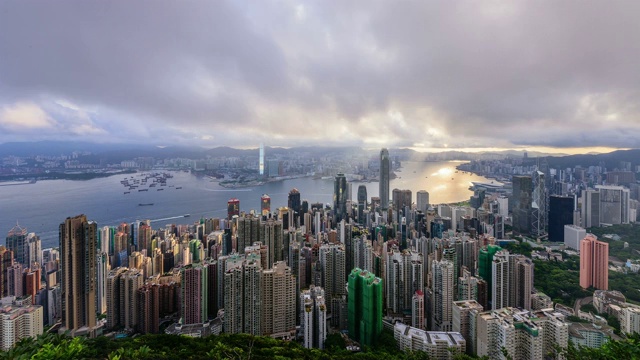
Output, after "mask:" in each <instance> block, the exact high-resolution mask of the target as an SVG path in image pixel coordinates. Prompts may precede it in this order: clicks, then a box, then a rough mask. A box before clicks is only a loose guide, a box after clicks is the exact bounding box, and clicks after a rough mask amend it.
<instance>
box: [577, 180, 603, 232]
mask: <svg viewBox="0 0 640 360" xmlns="http://www.w3.org/2000/svg"><path fill="white" fill-rule="evenodd" d="M580 212H581V215H582V227H583V228H585V229H586V228H590V227H595V226H600V192H599V191H597V190H593V189H587V190H582V207H581V208H580Z"/></svg>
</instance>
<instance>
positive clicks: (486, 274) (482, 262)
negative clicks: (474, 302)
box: [478, 245, 502, 299]
mask: <svg viewBox="0 0 640 360" xmlns="http://www.w3.org/2000/svg"><path fill="white" fill-rule="evenodd" d="M500 250H502V248H501V247H500V246H498V245H488V246H487V247H484V248H482V249H480V253H479V254H478V275H480V277H481V278H482V279H483V280H484V281H486V282H487V291H488V294H487V296H488V297H487V298H488V299H491V285H492V284H493V279H492V278H491V263H492V262H493V256H494V255H495V254H496V253H497V252H498V251H500Z"/></svg>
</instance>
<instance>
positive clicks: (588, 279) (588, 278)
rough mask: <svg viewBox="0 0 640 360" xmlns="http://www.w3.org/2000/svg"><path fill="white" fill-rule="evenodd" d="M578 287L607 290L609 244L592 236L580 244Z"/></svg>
mask: <svg viewBox="0 0 640 360" xmlns="http://www.w3.org/2000/svg"><path fill="white" fill-rule="evenodd" d="M580 286H581V287H583V288H585V289H586V288H588V287H590V286H593V287H594V288H596V289H600V290H608V289H609V244H607V243H606V242H602V241H598V238H597V237H596V236H595V235H593V234H587V236H586V237H585V238H584V239H582V241H581V242H580Z"/></svg>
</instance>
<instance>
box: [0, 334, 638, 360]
mask: <svg viewBox="0 0 640 360" xmlns="http://www.w3.org/2000/svg"><path fill="white" fill-rule="evenodd" d="M326 345H327V346H326V347H327V349H326V350H324V351H322V350H318V349H305V348H303V347H302V346H300V345H299V344H297V343H295V342H287V341H281V340H275V339H272V338H269V337H261V336H251V335H246V334H235V335H229V334H223V335H218V336H209V337H207V338H192V337H188V336H178V335H166V334H160V335H151V334H147V335H142V336H138V337H135V338H127V339H119V340H112V339H109V338H106V337H98V338H95V339H84V338H73V339H72V338H69V337H66V336H63V335H57V334H48V333H47V334H43V335H41V336H39V337H38V338H36V339H24V340H22V341H20V342H19V343H18V344H17V345H16V346H15V347H14V348H13V349H11V350H10V351H6V352H2V353H0V359H35V360H40V359H47V360H49V359H70V360H71V359H107V360H125V359H294V358H295V359H323V360H324V359H344V358H350V359H401V360H402V359H407V360H418V359H428V356H427V354H426V353H423V352H411V353H405V352H401V351H399V350H398V348H397V347H396V343H395V339H393V334H392V333H391V332H386V333H383V335H382V336H381V338H380V340H379V341H378V343H377V345H376V346H375V347H374V348H371V349H368V348H367V349H364V351H362V352H357V353H352V352H349V351H347V350H345V342H344V340H343V339H342V338H341V336H340V335H338V334H334V335H330V336H329V337H328V338H327V343H326ZM564 355H565V357H566V359H567V360H574V359H575V360H578V359H607V360H608V359H616V360H619V359H638V358H640V335H639V334H633V335H630V336H629V338H628V339H626V340H623V341H611V342H609V343H607V344H606V345H604V346H603V347H602V348H600V349H588V348H583V347H574V346H570V347H569V348H568V349H566V350H564ZM474 358H475V357H470V356H467V355H464V354H462V355H457V356H455V357H454V359H456V360H467V359H474Z"/></svg>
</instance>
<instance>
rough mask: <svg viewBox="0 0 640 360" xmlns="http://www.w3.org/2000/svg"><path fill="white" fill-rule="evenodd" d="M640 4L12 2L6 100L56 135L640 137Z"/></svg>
mask: <svg viewBox="0 0 640 360" xmlns="http://www.w3.org/2000/svg"><path fill="white" fill-rule="evenodd" d="M639 12H640V3H638V2H634V1H618V2H615V3H614V4H611V3H604V2H599V1H584V2H580V3H572V2H555V1H515V2H508V3H505V2H502V1H491V0H490V1H483V2H474V1H462V2H456V3H450V2H430V1H429V2H427V1H416V2H411V1H409V2H401V3H397V2H388V1H376V0H371V1H362V2H359V1H354V2H344V1H322V2H314V1H311V2H299V1H294V0H286V1H280V2H248V1H215V2H200V1H186V2H181V3H180V4H178V3H175V2H172V1H164V0H160V1H136V2H128V1H120V0H116V1H110V2H104V3H95V2H84V1H69V0H61V1H57V2H55V3H50V2H38V1H21V2H7V3H3V4H1V5H0V53H2V56H1V57H0V108H1V109H3V110H2V111H3V113H2V114H4V112H6V111H7V109H13V108H14V107H15V106H17V105H16V104H30V106H31V107H35V108H39V109H40V110H41V113H40V114H39V117H37V116H32V120H31V121H36V120H33V119H40V120H38V121H44V120H43V119H48V120H47V121H48V122H47V121H45V122H40V123H39V124H40V126H45V125H46V124H48V129H49V131H48V132H47V135H46V136H49V137H51V138H60V139H66V138H74V137H87V138H89V139H92V140H95V141H136V142H141V141H147V142H151V143H154V142H162V143H167V142H176V143H180V142H182V143H189V144H194V143H196V144H201V145H204V146H217V145H237V146H255V145H257V143H258V142H265V143H267V144H270V145H284V146H291V145H312V144H335V145H345V144H353V145H362V146H413V144H422V145H423V146H424V147H428V148H442V147H450V148H456V147H479V148H481V147H512V146H536V145H540V146H543V145H544V146H555V147H566V146H570V144H572V145H571V146H575V144H580V143H584V144H585V145H588V144H594V145H593V146H596V145H597V146H612V147H629V146H638V145H637V142H636V141H635V140H634V136H635V138H638V137H637V136H636V135H637V134H640V110H639V109H638V106H640V105H637V104H640V72H638V71H637V70H636V69H637V64H638V62H639V61H640V48H638V47H636V46H630V43H629V40H628V39H632V38H634V37H638V36H640V22H638V21H637V19H636V18H635V16H634V15H635V14H637V13H639ZM620 34H625V36H620ZM32 110H33V109H32ZM23 112H24V111H23ZM5 117H6V116H3V117H2V119H3V124H4V125H3V128H5V129H7V130H11V131H13V132H14V134H13V135H15V132H16V131H18V128H11V127H10V126H9V125H7V124H9V123H10V122H7V120H4V118H5ZM54 119H55V120H54ZM14 123H15V122H14ZM18 123H19V124H20V125H21V126H23V127H22V128H20V130H19V131H21V133H22V134H26V133H27V132H29V131H30V130H29V129H28V128H24V124H23V123H22V122H18ZM36 124H37V123H36ZM7 126H9V127H7ZM13 126H16V125H13ZM31 130H34V129H33V128H32V129H31ZM11 135H12V134H9V133H6V135H4V136H3V135H0V142H2V141H7V140H8V139H10V138H11ZM603 135H606V136H603ZM39 136H45V135H42V134H40V135H39ZM634 144H636V145H634Z"/></svg>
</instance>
